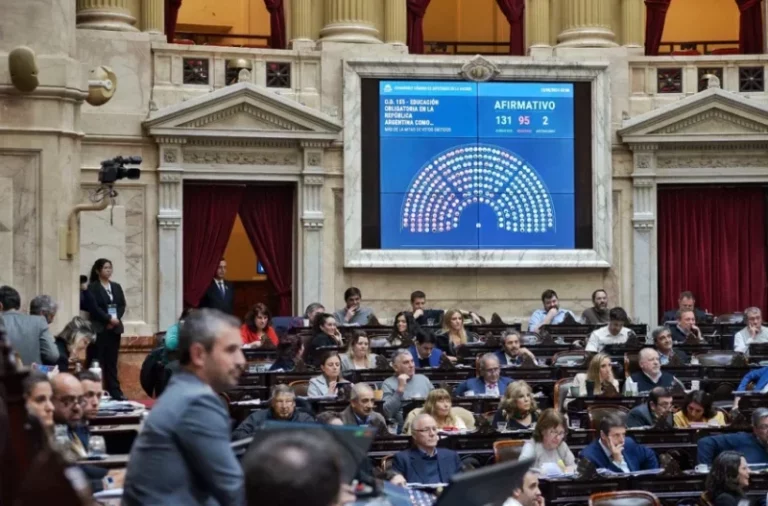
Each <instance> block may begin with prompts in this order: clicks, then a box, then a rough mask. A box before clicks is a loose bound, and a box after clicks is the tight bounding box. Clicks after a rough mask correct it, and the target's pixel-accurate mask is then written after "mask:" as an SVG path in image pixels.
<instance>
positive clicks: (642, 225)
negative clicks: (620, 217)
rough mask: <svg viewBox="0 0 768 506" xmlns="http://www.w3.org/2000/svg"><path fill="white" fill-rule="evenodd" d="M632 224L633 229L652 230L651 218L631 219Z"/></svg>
mask: <svg viewBox="0 0 768 506" xmlns="http://www.w3.org/2000/svg"><path fill="white" fill-rule="evenodd" d="M632 226H633V227H634V229H635V230H644V231H650V230H653V227H654V222H653V220H632Z"/></svg>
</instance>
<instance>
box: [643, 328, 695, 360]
mask: <svg viewBox="0 0 768 506" xmlns="http://www.w3.org/2000/svg"><path fill="white" fill-rule="evenodd" d="M651 338H653V347H654V348H655V349H656V351H658V352H659V362H660V363H661V365H667V364H669V361H670V360H679V361H680V363H681V364H689V363H690V362H691V357H689V356H688V354H687V353H686V352H684V351H682V350H676V349H675V347H674V341H673V339H672V331H670V330H669V329H668V328H667V327H657V328H655V329H653V331H652V332H651ZM673 357H675V358H674V359H673Z"/></svg>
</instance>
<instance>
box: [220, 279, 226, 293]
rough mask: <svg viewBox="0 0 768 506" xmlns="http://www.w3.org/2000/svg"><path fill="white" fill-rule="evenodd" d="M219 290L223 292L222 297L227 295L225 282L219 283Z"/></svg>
mask: <svg viewBox="0 0 768 506" xmlns="http://www.w3.org/2000/svg"><path fill="white" fill-rule="evenodd" d="M219 290H220V291H221V294H222V295H225V294H226V292H225V290H224V282H223V281H219Z"/></svg>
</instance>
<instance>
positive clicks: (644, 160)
mask: <svg viewBox="0 0 768 506" xmlns="http://www.w3.org/2000/svg"><path fill="white" fill-rule="evenodd" d="M635 166H636V167H637V168H638V169H649V168H650V167H651V156H650V155H638V156H637V158H636V159H635Z"/></svg>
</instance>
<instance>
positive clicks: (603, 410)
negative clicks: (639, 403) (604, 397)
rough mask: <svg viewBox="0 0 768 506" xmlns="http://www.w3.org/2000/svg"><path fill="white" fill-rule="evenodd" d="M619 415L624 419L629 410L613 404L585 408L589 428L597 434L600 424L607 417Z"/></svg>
mask: <svg viewBox="0 0 768 506" xmlns="http://www.w3.org/2000/svg"><path fill="white" fill-rule="evenodd" d="M617 413H618V414H621V415H623V416H624V417H626V416H627V414H629V409H628V408H626V407H624V406H618V405H615V404H596V405H594V406H588V407H587V414H588V415H589V426H590V427H591V428H592V430H594V431H595V433H596V434H597V432H598V431H599V430H600V422H601V421H602V420H603V418H605V417H606V416H607V415H612V414H617Z"/></svg>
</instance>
